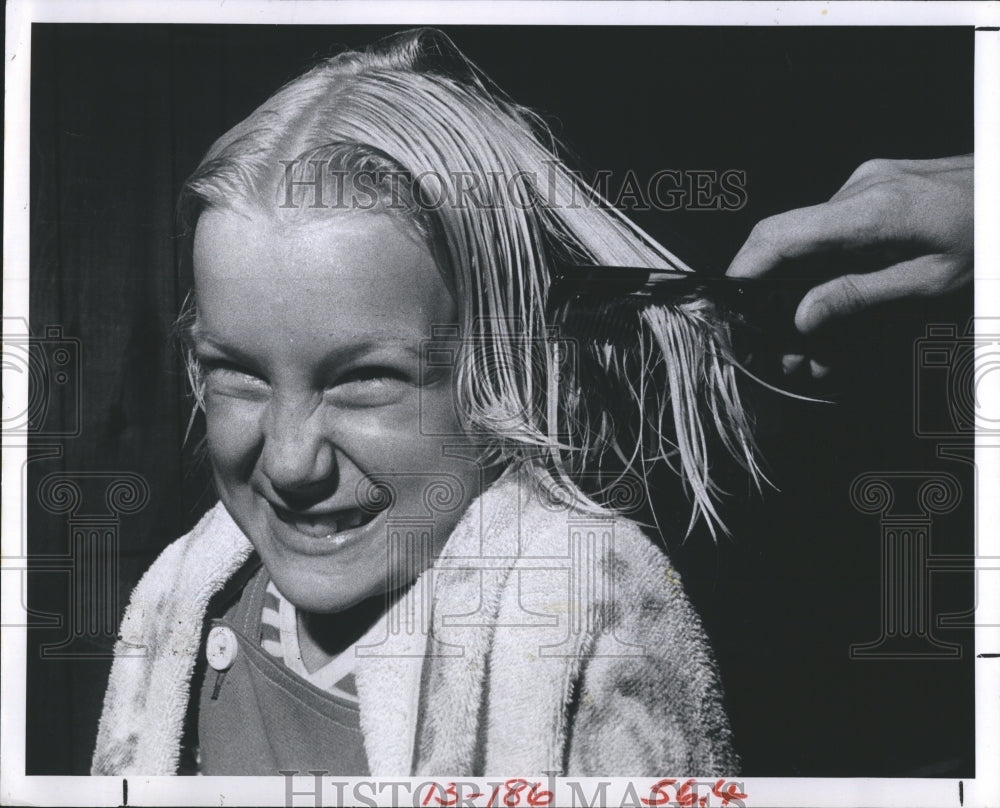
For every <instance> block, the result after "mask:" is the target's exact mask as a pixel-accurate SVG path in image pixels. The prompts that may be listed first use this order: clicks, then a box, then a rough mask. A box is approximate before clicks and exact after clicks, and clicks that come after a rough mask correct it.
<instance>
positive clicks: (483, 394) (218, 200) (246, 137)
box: [181, 29, 761, 534]
mask: <svg viewBox="0 0 1000 808" xmlns="http://www.w3.org/2000/svg"><path fill="white" fill-rule="evenodd" d="M556 153H557V145H556V144H555V142H554V140H553V139H552V136H551V134H550V133H549V131H548V129H547V127H546V126H545V124H544V123H543V122H542V120H541V119H540V118H539V117H538V116H537V115H535V114H534V113H532V112H531V111H530V110H528V109H526V108H525V107H522V106H519V105H517V104H515V103H514V102H512V101H511V100H510V99H509V98H507V96H506V95H505V94H504V93H503V92H502V91H501V90H499V88H497V87H496V86H495V85H493V84H492V83H491V82H490V80H489V79H488V78H487V77H486V76H485V75H484V74H483V73H482V72H481V71H479V70H478V69H477V68H476V67H475V66H474V65H473V64H472V63H471V62H470V61H469V60H468V59H466V58H465V57H464V56H463V55H462V54H461V52H460V51H459V50H458V49H457V48H456V47H455V46H454V45H453V44H452V43H451V41H450V40H449V39H448V38H447V37H446V36H444V35H443V34H441V33H440V32H437V31H434V30H427V29H423V30H417V31H411V32H406V33H403V34H400V35H397V36H395V37H392V38H390V39H388V40H386V41H383V42H381V43H378V44H377V45H375V46H373V47H371V48H369V49H368V50H366V51H363V52H346V53H342V54H340V55H338V56H336V57H333V58H330V59H327V60H325V61H323V62H322V63H320V64H318V65H316V66H315V67H313V68H312V69H311V70H309V71H308V72H306V73H305V74H303V75H302V76H300V77H299V78H297V79H295V80H294V81H292V82H290V83H289V84H287V85H286V86H285V87H283V88H282V89H281V90H279V91H278V92H277V93H275V94H274V95H273V96H272V97H271V98H270V99H269V100H268V101H266V102H265V103H264V104H263V105H262V106H261V107H259V108H258V109H257V110H256V111H254V112H253V113H252V114H251V115H250V116H249V117H248V118H247V119H246V120H244V121H243V122H242V123H240V124H238V125H237V126H236V127H234V128H233V129H232V130H230V131H229V132H227V133H226V134H225V135H223V136H222V137H221V138H220V139H219V140H218V141H216V143H215V144H214V145H213V146H212V147H211V149H210V150H209V152H208V154H207V155H206V156H205V158H204V159H203V161H202V163H201V165H200V166H199V167H198V169H197V170H196V171H195V173H194V174H193V176H192V177H190V179H189V180H188V181H187V183H186V185H185V187H184V190H183V193H182V199H181V205H182V207H181V211H182V217H183V219H184V220H185V222H186V223H187V225H188V229H189V231H190V230H193V225H194V224H195V222H196V221H197V218H198V216H199V215H200V214H201V213H202V212H203V211H204V210H206V209H209V208H216V207H220V208H221V207H230V206H233V205H234V204H237V203H244V204H245V203H248V202H249V203H252V204H258V205H260V204H265V203H266V202H267V201H268V200H270V201H271V203H272V204H273V206H274V210H273V212H275V213H276V214H277V215H281V216H293V215H300V214H301V212H302V211H303V210H312V209H313V208H318V207H320V205H316V199H315V194H314V198H313V202H312V203H311V204H309V205H301V204H296V203H295V202H294V200H291V202H292V204H288V203H289V201H290V197H289V194H290V193H291V191H292V190H294V188H301V189H303V193H306V194H308V191H307V190H306V189H307V184H308V183H309V182H310V181H311V180H310V179H309V178H310V177H312V179H313V180H315V176H316V175H315V172H317V171H320V170H325V171H328V172H330V173H331V174H334V175H336V176H338V177H340V178H341V179H345V180H356V179H357V178H359V177H366V178H367V180H366V182H367V185H366V186H365V188H366V190H367V191H368V192H369V197H375V198H376V199H377V205H378V208H379V209H380V210H384V211H386V212H389V213H390V214H392V213H396V214H398V215H401V216H403V217H404V218H405V219H407V220H408V221H409V222H411V223H412V224H413V226H414V227H415V228H416V229H417V231H418V232H419V233H420V234H421V235H422V236H423V237H424V238H425V239H426V241H427V243H428V244H429V246H430V247H431V249H432V250H433V251H434V252H435V255H436V257H437V259H438V262H439V265H440V266H441V268H442V271H443V273H444V274H445V276H446V277H447V278H448V280H449V283H450V284H451V288H453V289H454V291H455V295H456V299H457V301H458V307H459V312H460V328H461V335H462V337H463V339H462V343H461V345H462V347H461V349H460V351H459V355H458V357H457V359H456V368H455V374H454V385H455V396H456V401H457V407H458V410H459V414H460V417H461V418H462V419H463V426H464V427H465V428H466V430H467V431H468V433H469V434H471V435H474V436H478V437H480V438H481V439H482V441H483V443H484V445H485V446H486V447H487V449H486V451H485V456H486V457H487V459H488V460H489V461H490V462H493V463H501V464H505V465H506V464H511V463H524V462H534V463H539V461H540V465H541V466H543V467H544V468H545V469H546V470H547V471H548V472H549V479H550V480H552V481H554V482H556V483H557V484H561V485H562V487H563V488H564V489H565V490H569V491H571V492H572V494H573V496H574V497H575V498H576V499H578V500H579V501H581V502H584V503H586V504H589V505H594V506H599V507H609V508H612V509H613V508H615V496H616V495H615V494H614V493H613V489H614V488H615V486H616V485H617V484H618V483H620V482H621V481H622V480H624V479H625V478H626V477H629V476H631V477H633V478H638V479H640V480H641V481H642V482H643V486H644V490H645V496H646V498H647V499H648V497H649V473H650V469H651V468H652V467H654V466H655V465H657V464H662V463H664V462H665V463H667V464H669V465H670V467H671V468H673V469H674V470H675V471H676V473H677V474H678V476H679V477H680V480H681V482H682V484H683V485H684V486H685V487H686V489H687V490H688V492H689V494H690V498H691V500H692V506H693V507H692V514H691V525H693V524H694V522H695V520H696V519H697V518H698V517H699V516H703V517H704V518H705V519H706V522H707V523H708V525H709V527H710V529H712V532H713V534H714V532H715V528H717V527H721V528H722V529H723V530H724V529H725V527H724V525H723V523H722V519H721V516H720V514H719V511H718V509H717V503H718V501H719V498H720V496H721V494H722V492H721V489H720V488H719V486H718V483H717V481H716V479H715V477H714V476H713V467H712V462H711V460H712V459H713V456H714V447H715V446H716V445H717V446H718V447H721V448H722V449H723V450H724V451H725V452H726V453H728V454H729V455H731V456H732V457H734V458H735V459H736V460H737V462H738V463H739V464H740V465H742V466H743V467H744V468H745V469H746V470H747V471H748V472H749V474H750V476H751V478H752V479H753V480H754V481H758V480H759V479H760V478H761V475H760V472H759V469H758V466H757V463H756V460H755V455H756V452H755V449H754V444H753V440H752V432H751V424H750V421H749V418H748V416H747V413H746V411H745V408H744V407H743V405H742V403H741V400H740V397H739V392H738V390H737V385H736V379H735V368H736V367H737V366H736V363H735V361H734V360H733V358H732V353H731V349H730V339H729V327H728V325H727V324H726V322H725V320H724V318H722V317H721V316H720V315H719V314H718V312H716V311H715V309H714V307H713V306H712V305H711V303H709V302H708V301H706V300H703V299H696V298H693V299H690V300H687V301H682V302H679V303H677V304H676V305H671V306H669V307H657V308H649V309H646V310H639V311H637V312H636V313H635V316H634V317H633V318H632V321H631V323H629V324H628V328H630V329H632V330H633V331H634V339H633V340H632V341H631V343H630V344H625V345H616V344H614V343H615V342H617V341H612V342H607V341H605V342H600V341H595V342H593V344H584V345H581V346H580V348H579V351H578V353H577V355H576V357H575V359H576V364H575V365H573V366H572V367H567V366H566V357H565V352H564V351H561V350H560V342H559V340H558V335H557V334H556V333H554V331H553V329H552V328H551V324H550V323H548V322H547V321H546V303H547V298H548V292H549V284H550V278H551V271H552V266H553V263H554V262H557V261H568V262H580V263H589V264H600V265H609V266H619V265H631V266H642V267H671V268H678V267H679V268H684V269H686V268H687V267H685V266H684V264H683V263H682V262H680V261H679V260H678V259H677V258H676V257H675V256H673V255H672V254H671V253H670V252H669V251H668V250H667V249H666V248H664V247H663V246H661V245H660V244H658V243H657V242H656V241H654V240H653V239H652V238H650V237H649V236H648V235H647V234H646V233H644V232H643V231H641V230H640V229H639V228H638V227H637V226H636V225H634V224H633V223H632V222H631V221H629V220H628V219H627V218H626V217H625V216H624V215H622V214H621V213H620V212H618V211H616V210H615V209H613V208H612V207H611V206H610V205H608V204H607V203H606V201H605V200H603V199H601V198H600V197H598V196H597V195H596V193H595V192H594V191H593V190H592V189H590V188H588V187H587V186H586V185H584V184H583V183H582V182H581V180H580V179H579V178H578V177H577V176H576V175H574V174H573V173H572V172H570V170H569V169H568V168H567V167H566V166H565V164H564V163H563V162H562V161H561V160H559V159H558V158H557V156H556ZM294 183H298V185H295V184H294ZM351 187H352V188H354V189H355V190H356V189H357V187H358V184H357V183H356V182H354V183H352V186H351ZM432 197H433V199H432ZM350 201H351V203H352V204H353V205H354V206H358V205H357V203H358V201H359V197H358V196H357V195H356V194H355V196H353V197H352V199H351V200H350ZM429 201H430V202H436V204H430V203H429ZM320 202H321V203H322V200H320ZM189 316H191V313H190V312H189ZM188 356H189V370H190V372H191V377H192V383H193V386H194V388H195V393H196V398H197V397H198V395H199V394H198V391H199V383H198V378H199V377H198V369H197V365H196V362H195V361H194V359H193V357H191V353H190V351H189V352H188ZM598 377H599V378H598ZM589 389H595V390H596V389H601V390H603V391H604V393H603V394H602V396H601V398H600V400H599V401H598V400H596V399H591V398H589V397H588V395H587V391H588V390H589ZM199 400H200V399H199Z"/></svg>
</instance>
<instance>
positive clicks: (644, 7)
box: [0, 0, 1000, 808]
mask: <svg viewBox="0 0 1000 808" xmlns="http://www.w3.org/2000/svg"><path fill="white" fill-rule="evenodd" d="M6 14H7V27H6V42H5V79H6V106H5V128H6V132H5V141H4V160H5V169H6V170H5V173H4V199H5V203H4V280H3V300H4V312H3V313H4V318H5V331H6V323H8V322H9V321H8V320H7V319H6V318H19V319H20V320H22V321H25V322H26V321H27V319H28V288H29V285H28V279H29V276H28V200H29V196H28V194H29V178H28V153H29V87H30V79H31V76H30V64H31V24H32V23H33V22H67V23H69V22H102V23H170V22H185V23H214V24H223V23H224V24H250V23H258V24H259V23H268V24H291V23H294V24H317V25H318V24H323V25H331V24H379V23H391V24H399V25H412V24H434V25H447V24H463V25H488V24H505V25H511V24H517V25H560V24H573V25H578V26H579V25H594V26H602V25H614V26H620V25H674V26H684V25H726V26H737V25H748V26H749V25H753V26H793V25H794V26H850V25H862V26H865V25H887V26H928V25H946V26H950V25H957V26H972V27H975V28H976V33H975V85H976V86H975V144H976V148H975V153H976V160H975V215H976V230H975V249H976V255H977V259H978V260H977V261H976V274H975V283H976V294H975V307H976V309H975V310H976V318H977V322H978V323H980V324H983V323H986V322H989V321H992V322H994V323H1000V228H998V227H996V223H997V222H1000V5H998V4H997V3H980V2H958V3H946V2H870V3H869V2H864V3H862V2H835V3H821V2H801V3H791V2H788V3H785V2H782V3H773V2H771V3H765V2H704V3H698V2H675V3H660V2H631V3H612V2H570V1H569V0H567V1H566V2H531V0H525V2H464V1H463V0H456V1H455V2H405V1H404V2H353V1H352V2H325V0H319V1H318V2H316V1H314V2H259V1H258V0H250V1H249V2H240V3H219V2H212V1H211V0H209V1H208V2H201V0H175V1H174V2H163V3H135V2H129V1H128V0H93V1H88V0H50V2H42V1H41V0H39V1H38V2H29V1H26V0H11V2H9V4H8V5H7V9H6ZM991 331H992V334H993V335H994V337H995V335H996V334H997V333H1000V330H998V329H996V328H993V329H991ZM3 390H4V395H3V412H4V419H5V420H6V419H7V418H8V416H9V414H10V413H16V412H22V411H23V410H24V409H25V403H26V402H27V378H26V377H25V376H24V375H23V374H15V373H8V371H7V369H6V368H5V370H4V377H3ZM979 393H980V395H981V396H982V398H981V400H980V401H979V405H980V406H981V408H982V409H983V411H984V412H986V413H988V414H992V415H993V417H994V418H996V417H997V416H998V415H1000V390H998V389H997V386H996V385H994V386H993V387H992V388H990V389H985V390H980V391H979ZM23 443H25V441H23V440H18V439H11V440H8V436H6V435H5V436H4V442H3V489H2V492H3V493H2V496H3V500H2V504H3V514H2V542H3V544H2V546H3V557H4V559H5V561H4V576H3V578H4V584H5V585H4V586H3V588H2V590H0V592H2V624H3V626H4V628H3V629H2V648H3V655H2V678H0V682H2V685H0V687H2V691H0V692H2V708H3V722H2V736H0V750H2V757H3V761H2V767H0V780H2V782H0V803H2V804H4V805H15V804H33V805H59V804H76V805H120V804H122V803H123V801H127V804H130V805H202V804H212V805H215V804H224V805H286V804H288V802H287V798H288V792H287V790H286V789H288V788H289V783H286V782H285V781H283V780H282V779H281V778H262V777H261V778H258V777H247V778H217V777H200V778H189V777H177V778H129V780H128V783H127V795H125V796H124V797H123V781H122V779H121V778H101V777H27V776H25V775H24V771H25V727H26V723H27V720H28V717H27V716H26V715H25V714H24V704H25V693H26V676H25V649H26V643H27V632H26V629H25V628H22V627H19V626H23V624H24V623H25V622H26V619H25V618H26V612H25V606H24V603H25V599H24V597H23V592H22V591H21V587H22V586H23V576H22V574H21V572H20V571H19V570H17V569H14V568H8V567H7V561H6V560H7V559H9V558H13V557H18V556H20V555H21V541H22V535H23V531H22V526H23V524H24V516H23V513H24V502H23V496H24V492H23V491H22V490H21V488H20V483H21V481H20V479H19V474H20V471H19V470H20V469H21V468H22V467H23V464H24V462H25V460H26V457H27V448H26V446H24V445H21V444H23ZM976 465H977V469H978V475H979V482H980V484H979V490H980V491H989V490H992V491H994V492H996V491H1000V438H995V439H993V440H988V439H986V438H985V437H981V438H977V445H976ZM976 525H977V534H978V542H977V547H978V548H979V549H978V552H979V556H978V558H977V561H976V566H977V573H976V575H977V577H978V578H979V580H980V585H979V586H978V593H979V599H978V603H977V606H976V615H977V620H976V622H977V628H976V630H975V648H976V657H977V658H976V662H975V683H976V709H977V716H976V746H975V753H976V761H977V767H976V777H975V778H974V779H966V780H964V781H962V782H961V783H959V782H958V781H956V780H954V779H939V778H933V779H931V778H928V779H897V778H891V779H889V778H885V779H881V778H860V779H846V778H826V779H802V778H742V782H743V786H744V791H745V792H747V794H748V795H749V796H748V798H747V799H746V800H745V804H746V805H747V806H765V805H766V806H797V807H801V806H838V805H871V806H897V805H906V806H911V807H912V808H918V807H919V806H928V808H932V807H933V808H938V806H946V805H956V806H961V807H962V808H965V806H988V805H998V804H1000V766H996V765H992V766H991V765H990V764H989V763H988V761H990V760H993V761H998V760H1000V657H998V656H997V655H998V653H1000V586H997V577H998V575H1000V564H998V563H997V561H998V560H1000V530H998V528H997V526H998V525H1000V497H997V496H985V497H981V498H980V499H979V501H978V502H977V503H976ZM511 774H512V775H513V774H516V773H511ZM327 779H329V778H327ZM488 779H490V778H481V779H480V781H481V782H482V783H486V781H487V780H488ZM654 780H655V778H646V779H645V780H638V779H637V780H635V785H636V786H637V787H638V786H640V785H641V786H642V788H644V789H646V790H645V791H640V793H641V794H643V795H647V794H648V793H649V792H648V788H649V785H650V784H651V783H652V782H654ZM310 782H311V778H310V777H305V778H297V779H296V780H295V784H294V788H293V790H294V791H297V792H301V794H300V795H299V796H296V797H295V800H294V804H296V805H312V804H323V805H327V804H335V803H334V802H332V800H334V799H335V798H336V797H337V794H338V792H337V790H336V789H335V788H334V787H333V786H332V785H324V790H323V793H322V795H321V796H320V798H319V799H320V800H321V802H314V799H313V797H311V796H309V794H310V793H311V792H310V789H311V786H310ZM341 782H343V783H345V784H348V785H345V786H344V789H345V790H343V791H340V792H339V794H341V795H342V798H343V799H346V800H347V801H348V803H349V804H350V803H351V802H357V801H359V800H363V799H370V800H371V803H370V804H373V805H374V804H378V805H388V804H392V803H391V802H389V801H388V800H390V799H391V795H392V793H395V794H396V795H397V798H399V797H403V798H404V799H405V800H406V803H405V804H419V802H414V800H415V799H416V798H414V797H411V796H407V795H408V794H411V793H412V786H416V785H418V784H420V783H425V782H426V781H423V780H421V779H412V780H407V779H405V778H401V779H399V780H398V781H397V782H398V783H400V784H404V785H400V786H398V787H397V790H396V791H395V792H393V791H392V790H391V789H387V788H383V789H381V790H379V789H377V788H372V789H369V788H368V786H365V790H362V791H357V790H351V789H356V788H357V785H356V784H357V783H362V784H364V783H371V780H370V779H369V780H364V779H353V780H352V779H347V778H341ZM491 782H492V780H491ZM576 782H578V783H580V784H581V788H582V791H581V792H580V793H583V794H587V795H592V794H594V793H595V789H598V790H599V788H600V783H601V782H605V781H602V780H599V779H593V778H591V779H582V780H577V781H576ZM607 782H609V783H610V785H609V786H607V789H608V790H607V792H606V794H607V799H608V804H613V805H618V804H619V803H620V800H621V799H622V798H623V797H622V795H626V791H625V789H626V787H627V782H626V781H621V780H610V779H609V780H608V781H607ZM407 783H409V784H411V785H410V786H406V785H405V784H407ZM376 785H377V784H376ZM558 788H559V789H560V791H558V792H557V798H556V803H555V804H564V803H562V802H561V801H560V800H561V799H563V798H565V797H566V796H567V795H569V792H568V791H566V790H565V788H566V784H565V783H563V782H562V781H560V783H559V785H558ZM407 789H410V790H407ZM422 793H423V792H421V795H422ZM626 796H627V795H626ZM616 800H617V801H616Z"/></svg>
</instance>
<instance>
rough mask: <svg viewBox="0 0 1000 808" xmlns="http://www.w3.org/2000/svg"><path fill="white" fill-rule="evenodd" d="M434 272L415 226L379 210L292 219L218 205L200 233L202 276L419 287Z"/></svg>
mask: <svg viewBox="0 0 1000 808" xmlns="http://www.w3.org/2000/svg"><path fill="white" fill-rule="evenodd" d="M428 267H433V268H434V269H435V270H436V263H435V261H434V257H433V256H432V254H431V252H430V250H429V248H428V247H427V245H426V244H425V243H424V242H423V240H422V239H421V238H420V237H419V236H418V235H417V234H416V232H415V231H414V229H413V228H412V226H410V225H409V224H408V223H407V222H405V221H404V220H402V219H401V218H400V217H398V216H393V215H389V214H386V213H381V212H367V211H365V212H357V211H350V212H344V211H322V212H317V213H316V214H313V215H308V216H302V217H296V218H294V219H289V218H285V217H277V216H273V215H270V214H269V213H268V212H267V211H265V210H263V209H255V208H251V207H246V206H242V207H239V208H232V209H230V208H217V209H210V210H208V211H206V212H205V213H204V214H203V215H202V216H201V217H200V218H199V220H198V223H197V227H196V230H195V238H194V270H195V275H196V279H197V278H198V276H199V275H200V276H202V277H204V276H205V275H206V274H210V275H212V276H216V277H218V276H226V277H231V278H233V279H234V280H236V279H241V278H243V279H249V278H255V277H265V278H267V277H270V278H280V277H282V276H287V275H288V274H293V275H295V276H308V275H319V276H327V277H328V276H330V275H331V274H332V275H338V276H344V279H347V278H350V277H353V278H355V279H356V280H358V281H363V280H370V281H371V282H379V281H382V282H384V281H386V280H391V276H393V275H396V276H398V279H399V280H403V279H404V278H405V279H408V280H409V281H411V282H415V281H419V280H420V278H421V277H422V276H423V275H425V274H426V272H425V270H426V269H427V268H428ZM435 274H437V272H436V271H435Z"/></svg>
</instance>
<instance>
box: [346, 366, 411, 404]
mask: <svg viewBox="0 0 1000 808" xmlns="http://www.w3.org/2000/svg"><path fill="white" fill-rule="evenodd" d="M415 386H416V381H415V379H414V377H413V376H412V375H411V374H410V373H408V372H407V371H405V370H402V369H400V368H394V367H389V366H386V365H365V366H362V367H358V368H353V369H351V370H349V371H348V372H346V373H344V374H343V375H342V376H341V377H340V378H338V379H337V381H336V383H335V384H334V385H333V386H332V387H330V388H329V389H328V391H327V394H326V395H327V398H328V399H329V400H330V401H331V402H332V403H334V404H337V405H339V406H342V407H358V408H361V407H384V406H388V405H390V404H396V403H398V402H399V401H401V400H402V399H403V398H404V397H405V396H406V395H407V394H408V393H410V392H411V391H412V390H413V389H414V387H415Z"/></svg>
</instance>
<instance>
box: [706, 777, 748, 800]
mask: <svg viewBox="0 0 1000 808" xmlns="http://www.w3.org/2000/svg"><path fill="white" fill-rule="evenodd" d="M725 782H726V781H725V780H716V781H715V785H714V786H713V787H712V793H713V794H714V795H715V796H716V797H718V798H719V799H721V800H722V804H723V806H726V805H729V802H730V800H745V799H746V798H747V795H746V794H744V793H743V792H742V791H740V790H739V788H738V787H737V785H736V783H729V784H728V785H727V786H726V790H725V791H723V790H722V784H723V783H725Z"/></svg>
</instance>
